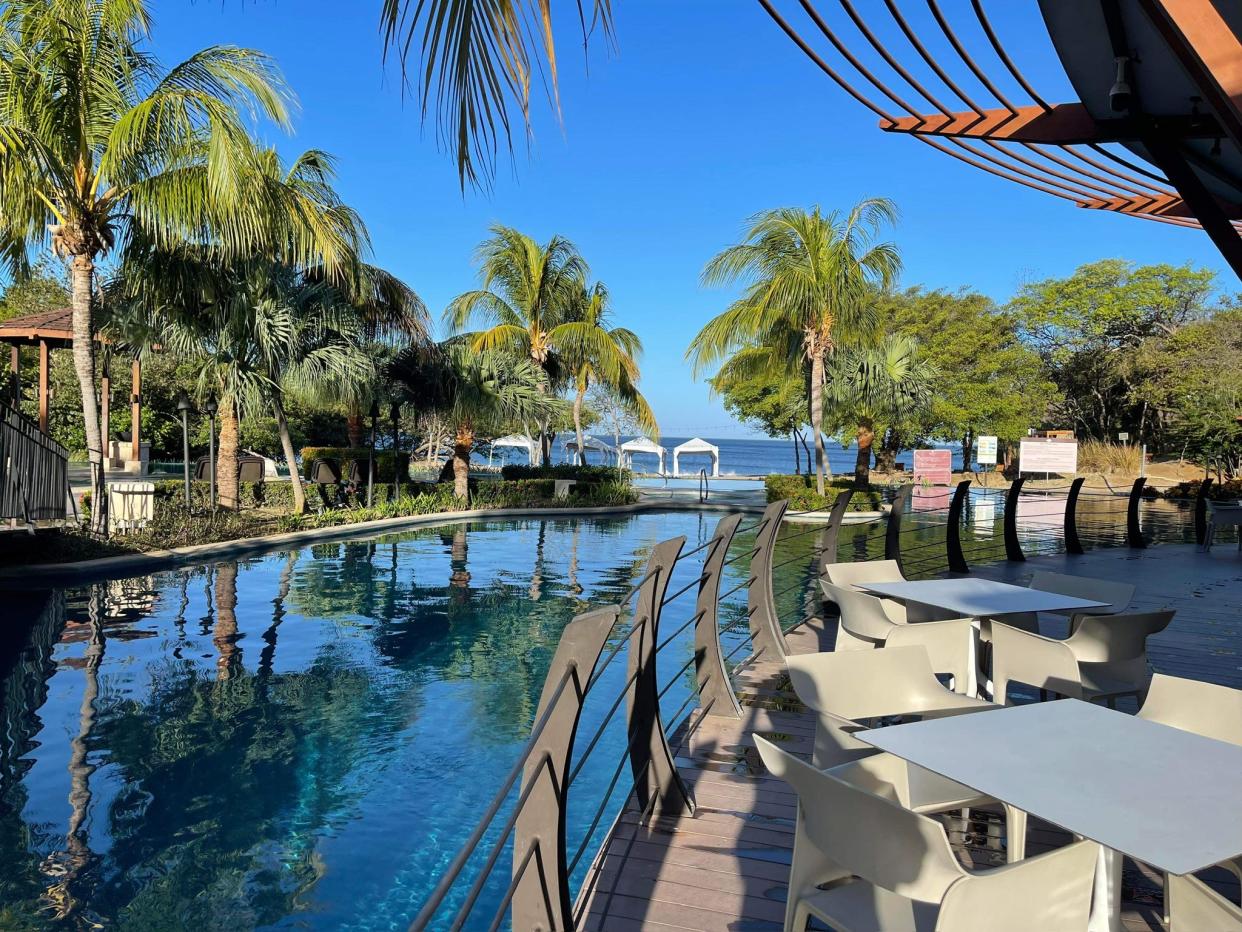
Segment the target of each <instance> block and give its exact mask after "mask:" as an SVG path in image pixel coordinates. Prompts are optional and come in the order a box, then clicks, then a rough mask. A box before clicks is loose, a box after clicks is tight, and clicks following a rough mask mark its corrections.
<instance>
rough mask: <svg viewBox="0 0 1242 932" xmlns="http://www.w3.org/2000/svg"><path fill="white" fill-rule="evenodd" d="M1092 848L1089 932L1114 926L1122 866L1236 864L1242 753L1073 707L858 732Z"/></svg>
mask: <svg viewBox="0 0 1242 932" xmlns="http://www.w3.org/2000/svg"><path fill="white" fill-rule="evenodd" d="M854 737H856V738H858V739H859V740H860V741H864V742H866V743H867V744H870V745H872V746H874V747H876V748H879V749H880V750H882V751H888V752H889V753H891V754H895V755H897V756H898V757H900V758H902V759H904V760H907V761H910V762H911V763H913V764H917V765H918V766H920V767H924V768H926V769H928V770H930V771H932V772H934V773H937V774H939V775H940V776H942V777H947V778H948V779H950V780H955V781H957V782H958V783H962V784H965V785H966V786H969V787H971V788H972V789H975V790H978V791H979V793H981V794H983V795H986V796H991V797H993V798H995V799H999V800H1002V801H1004V802H1006V803H1009V804H1010V805H1012V806H1015V807H1017V808H1018V809H1021V810H1023V811H1024V812H1027V813H1029V814H1031V815H1034V816H1037V817H1039V818H1041V819H1043V820H1044V821H1046V822H1051V823H1053V824H1054V825H1059V826H1060V827H1061V828H1063V829H1065V830H1067V831H1069V832H1073V833H1075V834H1077V835H1081V836H1083V837H1085V838H1089V839H1091V840H1093V841H1096V842H1099V843H1100V845H1102V846H1103V848H1102V852H1101V856H1100V861H1099V864H1098V865H1097V868H1096V887H1095V893H1094V894H1093V897H1094V899H1093V903H1092V912H1091V922H1090V925H1089V926H1088V928H1089V929H1091V930H1092V932H1100V930H1110V932H1116V930H1120V929H1121V928H1122V925H1121V895H1120V894H1121V856H1120V855H1122V854H1125V855H1129V856H1130V857H1131V858H1134V859H1135V860H1138V861H1142V862H1143V863H1145V864H1149V865H1151V866H1152V867H1155V868H1157V869H1159V870H1163V871H1166V872H1168V873H1171V874H1190V873H1194V872H1195V871H1199V870H1203V869H1204V868H1207V867H1210V866H1212V865H1213V864H1217V863H1219V862H1221V861H1225V860H1228V859H1230V858H1233V857H1236V856H1238V855H1239V854H1242V806H1239V805H1238V799H1239V798H1242V747H1240V746H1238V745H1233V744H1228V743H1226V742H1223V741H1216V740H1214V739H1211V738H1204V737H1202V736H1200V735H1196V734H1194V733H1193V732H1189V731H1182V730H1181V729H1178V728H1171V727H1169V726H1168V725H1161V724H1157V723H1156V722H1151V721H1147V720H1146V719H1141V718H1136V717H1134V716H1131V715H1126V714H1124V713H1122V712H1116V711H1113V710H1110V709H1105V708H1102V707H1100V706H1097V705H1092V704H1091V703H1087V702H1080V701H1078V700H1076V699H1062V700H1058V701H1056V702H1042V703H1037V704H1032V705H1023V706H1012V707H1010V708H1005V709H997V710H995V711H993V712H991V713H990V714H988V715H961V716H956V717H953V718H940V719H931V720H925V721H921V722H912V723H910V724H905V725H892V726H890V727H888V728H875V729H869V730H866V731H860V732H855V733H854Z"/></svg>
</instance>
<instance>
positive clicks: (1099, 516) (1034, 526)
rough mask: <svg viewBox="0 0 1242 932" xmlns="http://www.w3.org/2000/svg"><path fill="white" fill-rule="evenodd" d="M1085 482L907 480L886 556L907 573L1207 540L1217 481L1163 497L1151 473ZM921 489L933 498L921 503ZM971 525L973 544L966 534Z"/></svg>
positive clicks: (892, 515) (892, 520) (952, 570)
mask: <svg viewBox="0 0 1242 932" xmlns="http://www.w3.org/2000/svg"><path fill="white" fill-rule="evenodd" d="M1085 481H1086V480H1085V479H1084V478H1082V477H1079V478H1076V479H1074V480H1073V481H1072V482H1071V483H1069V484H1068V485H1066V486H1057V487H1042V488H1028V487H1027V485H1026V480H1025V479H1024V478H1018V479H1015V480H1014V481H1013V482H1012V483H1011V484H1010V485H1009V487H1008V488H1007V489H1004V490H1001V489H986V488H973V489H972V488H971V482H970V480H964V481H962V482H959V483H958V484H957V486H956V487H955V488H953V489H948V488H943V487H940V488H936V489H925V488H919V487H916V486H913V485H906V486H903V487H902V488H901V489H900V490H899V492H898V493H897V497H896V499H895V500H894V502H893V505H892V508H891V510H890V512H889V515H888V519H887V526H886V529H885V547H884V553H885V557H886V558H887V559H892V560H896V561H898V563H899V564H900V565H901V567H902V571H903V573H905V574H906V575H912V576H921V575H938V574H941V573H944V572H949V573H959V574H965V573H969V572H970V570H971V564H972V563H992V562H998V561H1001V560H1004V561H1010V562H1022V561H1025V560H1026V559H1027V558H1028V557H1029V556H1037V555H1040V554H1048V553H1071V554H1081V553H1085V552H1086V551H1087V550H1088V549H1098V548H1101V547H1129V548H1132V549H1142V548H1145V547H1147V546H1149V545H1151V544H1154V543H1182V542H1190V541H1192V540H1193V541H1195V542H1198V543H1200V544H1201V543H1202V542H1203V537H1204V532H1205V527H1206V518H1205V515H1206V504H1205V501H1206V496H1207V495H1208V489H1209V486H1210V485H1211V483H1210V481H1208V482H1204V483H1203V484H1201V486H1200V488H1199V491H1198V495H1197V497H1196V498H1195V499H1170V498H1167V497H1164V498H1157V495H1156V491H1155V490H1154V489H1153V488H1151V487H1150V486H1149V485H1148V482H1147V480H1146V479H1144V478H1138V479H1135V480H1134V482H1133V483H1132V484H1131V486H1130V487H1129V489H1126V490H1116V491H1114V490H1112V489H1111V488H1110V489H1088V488H1086V487H1085V485H1084V483H1085ZM920 496H922V501H923V502H925V503H926V502H933V504H931V505H930V507H928V506H920V504H919V500H920ZM998 524H999V535H998V534H997V530H998ZM968 529H969V531H970V532H972V538H971V539H970V541H969V543H967V542H966V541H965V540H964V538H963V534H964V533H966V532H967V530H968Z"/></svg>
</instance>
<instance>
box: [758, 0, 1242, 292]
mask: <svg viewBox="0 0 1242 932" xmlns="http://www.w3.org/2000/svg"><path fill="white" fill-rule="evenodd" d="M759 3H760V5H761V6H762V7H763V8H764V9H765V10H766V11H767V13H768V14H769V16H771V18H772V19H773V20H774V21H775V23H776V24H777V26H779V27H780V28H781V30H783V31H784V32H785V33H786V35H788V36H789V38H790V39H792V40H793V41H794V43H795V44H796V45H797V46H798V48H800V49H801V50H802V52H803V53H804V54H806V55H807V57H808V58H810V60H811V61H812V62H813V63H814V64H815V65H816V66H817V67H818V68H819V69H820V70H821V71H822V72H823V73H824V74H825V75H826V76H827V77H828V78H829V79H831V80H832V81H833V82H835V83H836V84H837V85H838V86H839V87H840V88H841V89H842V90H843V91H844V92H845V93H846V94H848V95H849V96H851V97H852V98H854V100H855V101H856V102H858V103H859V104H861V105H862V106H864V107H866V108H868V109H869V110H871V111H872V112H873V113H874V114H875V115H876V116H877V117H879V120H880V128H881V129H883V130H885V131H887V132H890V133H897V134H903V135H905V136H907V137H908V138H911V139H914V140H917V141H918V142H921V143H923V144H925V145H928V146H930V147H931V148H933V149H936V150H938V151H940V152H942V153H944V154H945V155H948V156H951V157H953V158H955V159H958V160H959V161H961V162H964V163H966V164H968V165H971V166H972V167H974V168H976V169H979V170H981V171H985V172H988V173H990V174H992V175H995V176H997V177H1000V178H1005V179H1006V180H1009V181H1013V182H1015V183H1017V184H1021V185H1024V186H1026V187H1028V188H1033V189H1035V190H1038V191H1041V192H1043V193H1045V194H1050V195H1052V196H1053V197H1058V198H1062V199H1064V200H1066V201H1069V202H1071V203H1074V204H1077V205H1078V206H1079V207H1084V208H1087V209H1091V210H1104V211H1113V212H1117V213H1121V214H1126V215H1129V216H1133V217H1140V218H1142V219H1144V220H1151V221H1155V222H1158V223H1164V224H1171V225H1173V226H1182V227H1195V228H1199V227H1202V229H1203V230H1204V231H1205V232H1206V233H1207V234H1208V236H1210V237H1211V239H1212V241H1213V243H1215V245H1216V247H1217V248H1218V249H1219V250H1220V252H1221V255H1222V256H1223V257H1224V258H1225V260H1226V261H1227V262H1228V263H1229V265H1230V266H1231V267H1232V268H1233V270H1234V271H1235V272H1236V273H1237V274H1238V275H1239V276H1242V230H1240V229H1239V227H1240V226H1242V8H1240V7H1239V5H1238V4H1237V3H1236V2H1229V3H1226V2H1222V0H1038V2H1037V3H1035V2H1033V0H1027V2H1026V3H1024V4H1018V3H1014V2H1013V0H1007V3H1008V4H1009V6H1008V7H1007V9H1008V10H1009V11H1010V12H1013V11H1018V12H1023V11H1024V10H1025V11H1029V12H1032V13H1033V12H1036V11H1037V12H1038V14H1039V18H1040V19H1041V20H1042V26H1043V29H1042V30H1041V29H1039V28H1038V27H1036V28H1033V29H1032V28H1028V29H1026V30H1025V31H1024V32H1023V33H1022V34H1020V35H1013V36H1010V37H1008V38H1009V40H1010V41H1009V42H1008V43H1007V42H1006V41H1005V38H1004V37H1002V36H1001V34H1000V30H999V29H998V28H997V26H996V24H994V22H993V21H992V19H991V18H989V16H988V14H987V12H986V11H985V9H984V0H969V2H967V0H883V2H882V3H881V2H878V0H877V2H874V3H865V4H864V3H858V2H857V0H759ZM992 6H993V7H994V8H1002V7H1006V3H1005V2H993V4H992ZM1031 25H1032V26H1033V25H1034V23H1032V24H1031ZM1040 32H1043V33H1044V35H1042V36H1041V35H1039V33H1040ZM1041 45H1042V46H1043V48H1042V49H1041V48H1040V46H1041ZM1012 50H1016V51H1017V52H1020V53H1022V56H1021V57H1029V56H1031V55H1040V54H1041V52H1042V54H1043V56H1044V58H1045V60H1046V59H1047V58H1048V57H1049V56H1055V57H1056V58H1057V59H1059V61H1060V65H1061V67H1062V69H1063V70H1064V72H1065V75H1066V77H1067V78H1068V79H1069V84H1070V86H1071V87H1072V88H1073V90H1074V92H1076V94H1077V96H1078V98H1079V99H1077V100H1073V99H1070V100H1065V101H1064V102H1053V101H1052V100H1050V97H1051V95H1047V96H1045V95H1044V94H1041V92H1040V91H1039V90H1038V89H1036V87H1035V86H1034V84H1033V82H1032V81H1031V80H1029V79H1028V78H1027V76H1026V75H1025V74H1024V73H1023V71H1022V70H1021V69H1020V68H1019V65H1018V61H1017V59H1018V58H1019V57H1020V56H1019V55H1015V54H1014V52H1013V51H1012Z"/></svg>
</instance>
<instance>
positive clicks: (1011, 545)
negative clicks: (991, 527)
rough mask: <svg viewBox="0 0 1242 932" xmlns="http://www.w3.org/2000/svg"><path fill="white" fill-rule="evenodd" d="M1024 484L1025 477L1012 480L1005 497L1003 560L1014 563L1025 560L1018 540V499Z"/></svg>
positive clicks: (1020, 542)
mask: <svg viewBox="0 0 1242 932" xmlns="http://www.w3.org/2000/svg"><path fill="white" fill-rule="evenodd" d="M1025 484H1026V477H1025V476H1019V477H1018V478H1017V479H1014V480H1013V483H1012V484H1011V485H1010V486H1009V492H1008V494H1006V496H1005V559H1006V560H1012V561H1014V562H1015V563H1022V562H1024V561H1025V560H1026V554H1024V553H1023V552H1022V541H1020V540H1018V499H1019V498H1020V497H1021V496H1022V486H1023V485H1025Z"/></svg>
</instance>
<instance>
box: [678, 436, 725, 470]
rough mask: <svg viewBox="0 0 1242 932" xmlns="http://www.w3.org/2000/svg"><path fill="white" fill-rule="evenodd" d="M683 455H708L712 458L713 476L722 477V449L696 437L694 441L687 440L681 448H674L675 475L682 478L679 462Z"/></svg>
mask: <svg viewBox="0 0 1242 932" xmlns="http://www.w3.org/2000/svg"><path fill="white" fill-rule="evenodd" d="M683 453H689V454H691V455H695V454H706V455H707V456H710V457H711V458H712V475H713V476H719V475H720V447H718V446H715V445H713V444H710V443H708V442H707V441H706V440H703V439H700V438H699V437H695V438H694V439H693V440H687V441H686V442H685V443H683V444H681V445H680V446H677V447H674V448H673V475H674V476H680V475H681V470H680V463H678V460H679V459H680V458H681V456H682V454H683Z"/></svg>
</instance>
